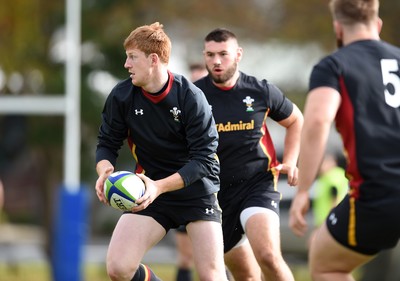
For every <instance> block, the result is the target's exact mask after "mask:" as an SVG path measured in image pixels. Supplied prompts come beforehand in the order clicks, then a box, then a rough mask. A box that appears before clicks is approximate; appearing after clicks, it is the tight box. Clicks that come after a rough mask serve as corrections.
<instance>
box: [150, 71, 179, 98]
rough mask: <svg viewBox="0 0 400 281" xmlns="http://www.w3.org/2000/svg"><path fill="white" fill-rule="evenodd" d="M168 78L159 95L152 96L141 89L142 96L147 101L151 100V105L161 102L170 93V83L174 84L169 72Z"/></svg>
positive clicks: (172, 76)
mask: <svg viewBox="0 0 400 281" xmlns="http://www.w3.org/2000/svg"><path fill="white" fill-rule="evenodd" d="M168 77H169V80H168V86H167V88H166V89H165V90H164V91H163V92H162V93H160V94H159V95H152V94H150V93H148V92H146V91H145V90H143V88H142V93H143V95H144V96H145V97H146V98H148V99H149V100H151V101H152V102H153V103H159V102H160V101H162V100H163V99H164V98H165V97H166V96H167V95H168V93H169V92H170V91H171V89H172V83H173V82H174V75H173V74H172V73H171V72H169V71H168Z"/></svg>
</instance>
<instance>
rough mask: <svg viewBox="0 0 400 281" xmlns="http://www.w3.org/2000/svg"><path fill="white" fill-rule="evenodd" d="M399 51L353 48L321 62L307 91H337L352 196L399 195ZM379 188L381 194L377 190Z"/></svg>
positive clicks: (368, 43)
mask: <svg viewBox="0 0 400 281" xmlns="http://www.w3.org/2000/svg"><path fill="white" fill-rule="evenodd" d="M399 62H400V49H399V48H397V47H394V46H392V45H390V44H388V43H385V42H383V41H377V40H363V41H358V42H354V43H352V44H349V45H347V46H345V47H342V48H340V49H339V50H338V51H336V52H334V53H333V54H331V55H329V56H327V57H325V58H324V59H322V60H321V61H320V62H319V63H318V64H317V65H316V66H315V67H314V69H313V71H312V75H311V78H310V90H312V89H315V88H317V87H331V88H334V89H336V90H337V91H338V92H339V93H340V95H341V97H342V102H341V104H340V108H339V110H338V113H337V115H336V120H335V121H336V127H337V129H338V132H339V133H340V134H341V136H342V139H343V144H344V148H345V155H346V157H347V161H348V165H347V175H348V178H349V180H350V186H351V188H352V196H353V197H355V198H358V197H359V196H360V195H364V196H367V197H370V196H374V195H377V194H381V195H383V194H384V193H385V192H387V189H385V188H384V189H382V188H381V187H382V186H385V187H388V188H393V189H395V190H396V189H397V190H398V191H397V192H400V185H399V183H400V108H399V106H400V67H399ZM378 186H379V188H377V187H378Z"/></svg>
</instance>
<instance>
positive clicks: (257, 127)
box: [195, 72, 293, 183]
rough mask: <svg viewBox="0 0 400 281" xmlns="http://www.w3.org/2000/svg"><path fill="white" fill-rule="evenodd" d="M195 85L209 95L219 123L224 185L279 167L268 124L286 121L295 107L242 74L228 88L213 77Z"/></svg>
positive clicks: (267, 85) (272, 88)
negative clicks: (269, 122)
mask: <svg viewBox="0 0 400 281" xmlns="http://www.w3.org/2000/svg"><path fill="white" fill-rule="evenodd" d="M195 85H196V86H198V87H199V88H200V89H201V90H203V92H204V94H205V95H206V97H207V100H208V102H209V103H210V105H211V107H212V112H213V114H214V118H215V121H216V126H217V129H218V133H219V136H220V141H219V146H218V152H217V153H218V157H219V159H220V161H221V174H220V178H221V182H222V183H223V182H226V181H228V182H230V181H234V180H235V179H247V178H249V177H251V176H253V175H254V174H255V173H258V172H268V171H270V168H271V167H275V166H277V165H278V164H279V162H278V160H277V158H276V153H275V148H274V145H273V142H272V139H271V136H270V134H269V132H268V128H267V125H266V123H265V121H266V119H267V117H271V118H272V119H273V120H275V121H281V120H283V119H286V118H287V117H289V116H290V114H291V113H292V111H293V104H292V102H291V101H289V100H288V99H287V98H286V97H285V96H284V95H283V94H282V92H281V91H280V90H279V89H278V88H277V87H275V86H274V85H272V84H270V83H268V82H267V81H266V80H261V81H260V80H257V79H256V78H255V77H253V76H249V75H246V74H244V73H242V72H240V76H239V79H238V81H237V82H236V84H235V86H234V87H232V88H229V89H221V88H218V87H217V86H215V85H214V84H213V82H212V81H211V78H210V76H206V77H204V78H202V79H200V80H198V81H196V82H195Z"/></svg>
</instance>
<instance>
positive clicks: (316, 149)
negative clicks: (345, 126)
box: [298, 122, 330, 191]
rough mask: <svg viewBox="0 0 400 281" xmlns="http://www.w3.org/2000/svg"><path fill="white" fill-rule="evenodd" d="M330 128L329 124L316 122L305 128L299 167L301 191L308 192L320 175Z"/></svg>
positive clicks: (299, 186) (299, 187)
mask: <svg viewBox="0 0 400 281" xmlns="http://www.w3.org/2000/svg"><path fill="white" fill-rule="evenodd" d="M329 128H330V126H329V124H315V122H309V123H308V124H305V126H304V127H303V133H302V137H301V144H300V155H299V165H298V168H299V182H298V189H299V190H304V191H308V190H309V189H310V188H311V186H312V184H313V182H314V180H315V178H316V176H317V174H318V169H319V166H320V163H321V161H322V158H323V155H324V151H325V145H326V141H327V138H328V135H329Z"/></svg>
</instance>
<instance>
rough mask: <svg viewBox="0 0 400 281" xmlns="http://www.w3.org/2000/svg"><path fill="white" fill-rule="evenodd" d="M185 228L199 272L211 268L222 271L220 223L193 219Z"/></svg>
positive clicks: (222, 250)
mask: <svg viewBox="0 0 400 281" xmlns="http://www.w3.org/2000/svg"><path fill="white" fill-rule="evenodd" d="M186 228H187V231H188V235H189V236H190V239H191V241H192V245H193V259H194V262H195V265H196V268H197V271H198V272H199V274H202V273H204V272H207V271H209V270H210V269H212V268H214V269H215V268H217V270H219V271H220V270H223V271H224V257H223V253H224V248H223V239H222V228H221V224H220V223H218V222H214V221H195V222H191V223H189V224H188V225H187V227H186Z"/></svg>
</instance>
